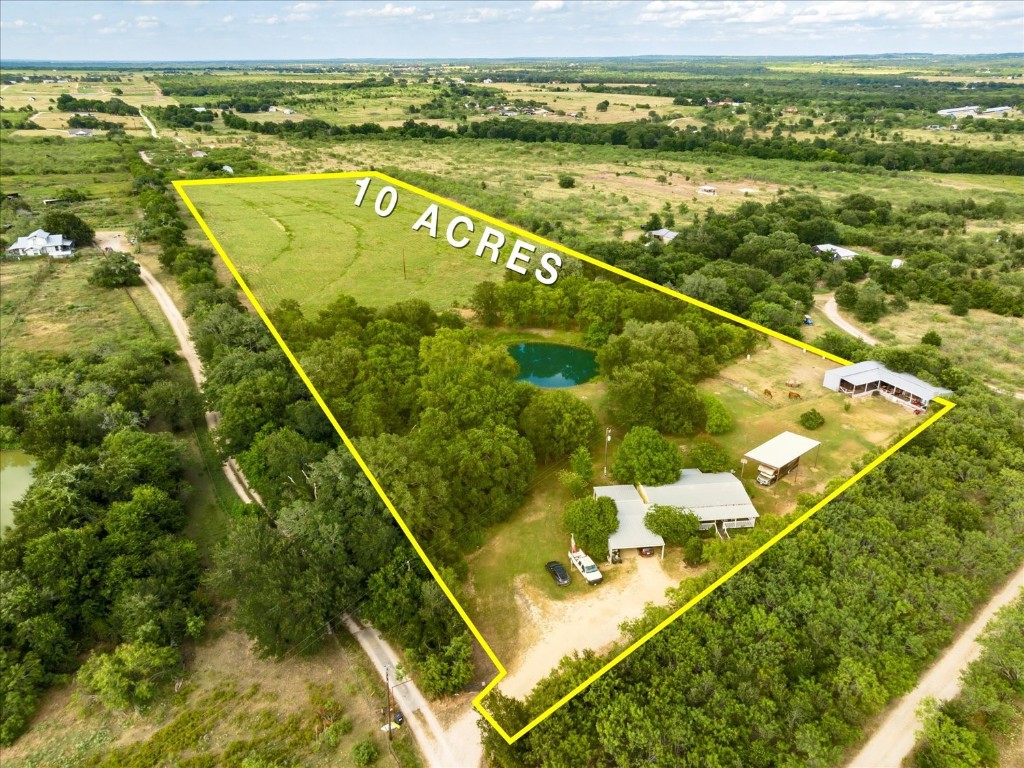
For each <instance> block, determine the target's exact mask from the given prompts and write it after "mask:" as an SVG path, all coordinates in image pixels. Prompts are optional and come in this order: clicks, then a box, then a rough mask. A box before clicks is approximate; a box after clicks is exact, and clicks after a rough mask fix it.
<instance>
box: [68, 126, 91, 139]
mask: <svg viewBox="0 0 1024 768" xmlns="http://www.w3.org/2000/svg"><path fill="white" fill-rule="evenodd" d="M68 136H71V137H73V138H80V137H83V136H92V131H90V130H89V129H88V128H73V129H72V130H70V131H68Z"/></svg>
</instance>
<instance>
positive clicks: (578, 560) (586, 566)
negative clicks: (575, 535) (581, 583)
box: [569, 549, 604, 584]
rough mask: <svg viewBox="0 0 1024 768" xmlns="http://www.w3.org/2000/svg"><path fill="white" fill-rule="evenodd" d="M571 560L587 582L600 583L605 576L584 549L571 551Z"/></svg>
mask: <svg viewBox="0 0 1024 768" xmlns="http://www.w3.org/2000/svg"><path fill="white" fill-rule="evenodd" d="M569 562H570V563H572V564H573V566H574V567H575V568H576V570H577V571H579V572H580V573H581V574H582V575H583V578H584V579H586V582H587V584H600V583H601V581H602V579H603V578H604V577H603V576H602V575H601V571H600V570H599V569H598V567H597V565H596V564H595V563H594V561H593V560H591V559H590V556H589V555H588V554H587V553H586V552H584V551H583V550H582V549H578V550H576V551H575V552H572V551H570V552H569Z"/></svg>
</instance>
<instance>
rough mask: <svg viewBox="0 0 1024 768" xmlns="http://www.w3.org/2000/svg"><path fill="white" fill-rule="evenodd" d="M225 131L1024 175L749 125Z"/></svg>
mask: <svg viewBox="0 0 1024 768" xmlns="http://www.w3.org/2000/svg"><path fill="white" fill-rule="evenodd" d="M224 124H225V125H226V126H227V127H228V128H235V129H238V130H246V131H253V132H256V133H264V134H269V135H278V136H286V137H287V136H295V137H301V138H307V139H312V138H338V139H342V138H344V137H346V136H352V135H378V136H380V137H382V138H387V139H405V138H432V139H441V138H447V139H458V138H462V139H503V140H507V141H522V142H527V143H536V142H553V143H562V144H584V145H596V144H604V145H612V146H625V147H629V148H630V149H636V150H643V151H655V152H695V151H701V152H708V153H711V154H724V155H736V156H741V157H754V158H758V159H762V160H767V159H777V160H795V161H799V162H827V163H835V164H836V165H839V166H843V165H853V166H879V167H882V168H885V169H887V170H890V171H934V172H937V173H979V174H1002V175H1009V176H1019V175H1022V174H1024V158H1021V156H1020V153H1019V152H1015V151H1013V150H993V149H973V148H970V147H954V146H952V145H947V144H924V143H918V142H912V141H904V142H897V143H891V144H883V143H880V142H876V141H872V140H870V139H863V138H861V139H840V138H824V137H818V138H815V139H813V140H801V139H796V138H793V137H785V136H782V135H777V136H771V137H767V138H753V137H749V136H747V135H746V133H747V131H746V127H745V126H742V125H738V126H736V127H735V128H731V129H724V128H721V129H720V128H715V127H713V126H708V125H705V126H703V127H701V128H699V129H698V128H695V127H690V128H687V129H678V128H674V127H671V126H669V125H667V124H661V123H651V122H647V121H639V122H635V123H610V124H602V125H595V124H580V123H553V122H539V121H536V120H510V119H501V118H494V119H490V120H483V121H480V122H474V123H465V124H461V125H459V126H458V128H457V129H455V130H450V129H447V128H443V127H440V126H437V125H431V124H428V123H417V122H415V121H413V120H407V121H406V122H405V123H403V124H402V125H401V126H394V127H390V128H387V129H383V128H381V127H380V126H379V125H377V124H376V123H367V124H365V125H362V126H336V125H331V124H330V123H327V122H326V121H323V120H299V121H296V122H292V121H284V122H280V123H278V122H262V123H261V122H259V121H256V120H252V121H250V120H245V119H244V118H241V117H238V116H237V115H232V114H230V113H225V115H224ZM371 126H372V127H371Z"/></svg>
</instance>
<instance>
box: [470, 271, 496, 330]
mask: <svg viewBox="0 0 1024 768" xmlns="http://www.w3.org/2000/svg"><path fill="white" fill-rule="evenodd" d="M469 306H470V307H471V308H472V309H473V311H474V312H476V316H477V317H478V318H479V319H480V322H481V323H483V324H484V325H489V326H490V325H497V324H498V321H499V320H500V319H501V318H500V316H499V314H498V291H497V286H496V285H495V284H494V283H492V282H490V281H489V280H485V281H483V282H482V283H477V284H476V286H474V288H473V295H472V298H470V300H469Z"/></svg>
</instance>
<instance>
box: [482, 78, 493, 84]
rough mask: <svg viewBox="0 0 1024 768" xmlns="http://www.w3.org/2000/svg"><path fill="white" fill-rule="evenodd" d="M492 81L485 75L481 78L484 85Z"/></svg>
mask: <svg viewBox="0 0 1024 768" xmlns="http://www.w3.org/2000/svg"><path fill="white" fill-rule="evenodd" d="M493 82H494V81H493V80H491V78H489V77H485V78H484V79H483V84H484V85H490V84H491V83H493Z"/></svg>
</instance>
